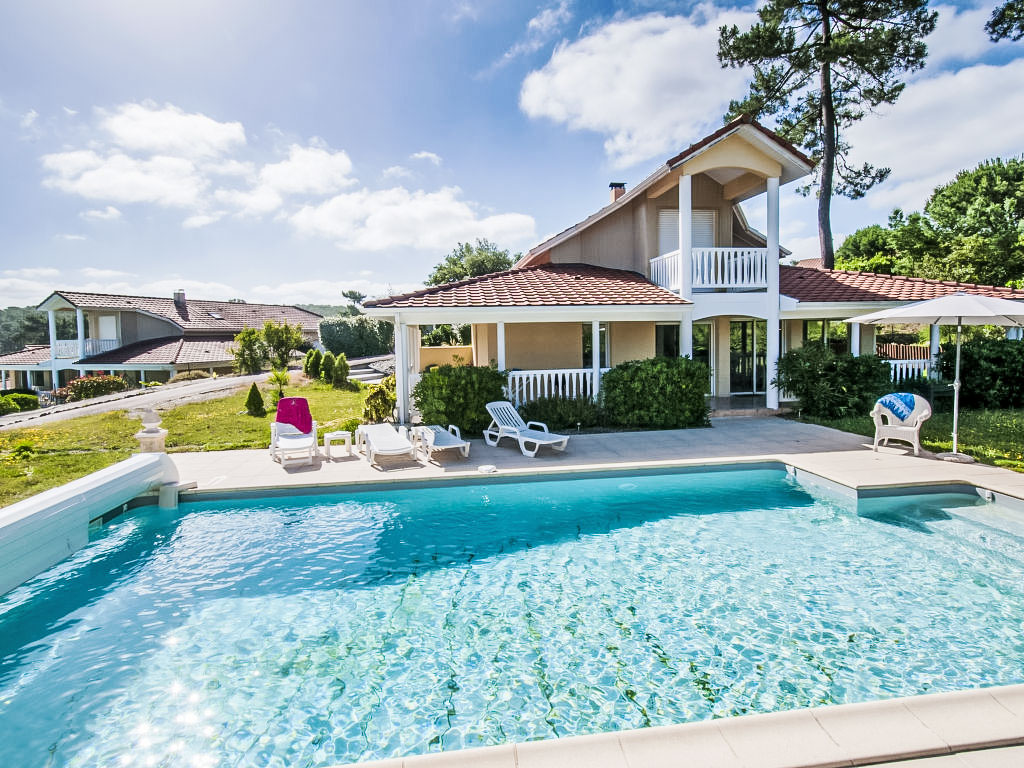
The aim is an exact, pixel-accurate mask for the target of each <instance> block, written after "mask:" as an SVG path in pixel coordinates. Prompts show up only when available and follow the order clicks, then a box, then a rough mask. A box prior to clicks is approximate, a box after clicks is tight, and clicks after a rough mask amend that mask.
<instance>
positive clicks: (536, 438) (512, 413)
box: [484, 401, 569, 457]
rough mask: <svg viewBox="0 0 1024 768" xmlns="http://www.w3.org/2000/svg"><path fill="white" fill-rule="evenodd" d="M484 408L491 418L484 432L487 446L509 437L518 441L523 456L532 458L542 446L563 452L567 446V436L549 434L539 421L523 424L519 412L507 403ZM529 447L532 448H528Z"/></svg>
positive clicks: (490, 404) (488, 405)
mask: <svg viewBox="0 0 1024 768" xmlns="http://www.w3.org/2000/svg"><path fill="white" fill-rule="evenodd" d="M486 407H487V413H488V414H490V417H491V425H490V426H489V427H488V428H487V429H485V430H484V441H485V442H486V443H487V444H488V445H497V444H498V441H499V440H501V438H503V437H511V438H513V439H514V440H517V441H519V450H521V451H522V452H523V456H530V457H533V456H536V455H537V451H538V450H540V447H541V446H542V445H549V446H551V447H552V448H554V449H555V450H556V451H564V450H565V447H566V446H567V445H568V444H569V438H568V436H566V435H557V434H555V433H554V432H551V431H550V430H549V429H548V425H547V424H542V423H541V422H539V421H531V422H524V421H523V417H522V416H520V415H519V411H517V410H516V409H515V406H513V405H512V403H510V402H508V401H498V402H493V403H488V404H487V406H486ZM534 427H536V429H534ZM530 445H532V446H533V447H532V448H531V447H528V446H530Z"/></svg>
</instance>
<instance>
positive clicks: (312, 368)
mask: <svg viewBox="0 0 1024 768" xmlns="http://www.w3.org/2000/svg"><path fill="white" fill-rule="evenodd" d="M323 361H324V353H323V352H321V351H320V350H319V349H314V350H313V356H312V357H310V358H309V370H308V371H306V375H307V376H309V378H311V379H319V378H320V366H321V365H322V364H323Z"/></svg>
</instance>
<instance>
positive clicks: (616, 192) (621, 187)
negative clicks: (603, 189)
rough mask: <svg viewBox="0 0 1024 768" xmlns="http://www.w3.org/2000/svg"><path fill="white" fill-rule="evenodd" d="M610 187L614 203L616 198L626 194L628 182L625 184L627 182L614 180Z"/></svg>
mask: <svg viewBox="0 0 1024 768" xmlns="http://www.w3.org/2000/svg"><path fill="white" fill-rule="evenodd" d="M608 188H609V189H610V190H611V191H612V199H611V202H613V203H614V202H615V201H616V200H618V199H619V198H620V197H622V196H623V195H624V194H626V184H625V182H622V181H613V182H612V183H611V184H609V185H608Z"/></svg>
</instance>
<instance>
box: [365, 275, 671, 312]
mask: <svg viewBox="0 0 1024 768" xmlns="http://www.w3.org/2000/svg"><path fill="white" fill-rule="evenodd" d="M688 303H689V302H687V301H685V300H684V299H681V298H679V297H678V296H677V295H676V294H674V293H672V292H671V291H667V290H665V289H664V288H659V287H658V286H656V285H655V284H654V283H652V282H650V281H649V280H648V279H647V278H645V277H644V276H643V275H640V274H638V273H636V272H627V271H625V270H622V269H608V268H606V267H596V266H592V265H590V264H540V265H538V266H534V267H525V268H523V269H511V270H508V271H507V272H494V273H492V274H490V275H481V276H480V277H471V278H469V279H467V280H459V281H458V282H454V283H446V284H445V285H437V286H433V287H431V288H425V289H423V290H421V291H413V292H412V293H404V294H401V295H399V296H389V297H387V298H384V299H376V300H374V301H368V302H366V303H365V304H364V306H366V307H377V308H390V307H394V308H396V309H400V308H403V307H527V306H530V307H564V306H591V305H630V304H632V305H663V304H688Z"/></svg>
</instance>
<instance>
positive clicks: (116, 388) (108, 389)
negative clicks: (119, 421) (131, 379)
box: [64, 376, 131, 403]
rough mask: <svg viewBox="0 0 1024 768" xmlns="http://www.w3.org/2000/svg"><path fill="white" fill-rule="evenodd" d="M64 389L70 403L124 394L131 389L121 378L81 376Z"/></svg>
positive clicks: (125, 380)
mask: <svg viewBox="0 0 1024 768" xmlns="http://www.w3.org/2000/svg"><path fill="white" fill-rule="evenodd" d="M64 389H65V390H66V391H67V401H68V402H69V403H70V402H75V401H78V400H88V399H89V398H91V397H100V396H101V395H111V394H113V393H115V392H124V391H125V390H127V389H131V384H129V383H128V380H127V379H124V378H122V377H121V376H83V377H82V378H80V379H72V380H71V381H69V382H68V385H67V386H66V387H64Z"/></svg>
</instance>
